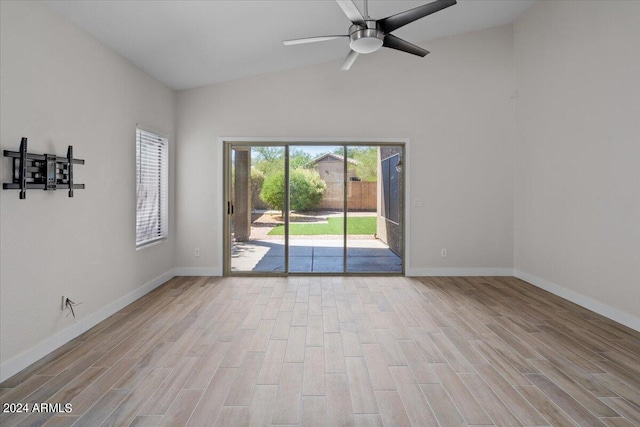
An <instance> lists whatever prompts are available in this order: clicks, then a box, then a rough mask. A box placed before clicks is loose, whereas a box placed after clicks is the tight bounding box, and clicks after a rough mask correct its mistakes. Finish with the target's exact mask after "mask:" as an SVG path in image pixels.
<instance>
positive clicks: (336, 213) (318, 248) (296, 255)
mask: <svg viewBox="0 0 640 427" xmlns="http://www.w3.org/2000/svg"><path fill="white" fill-rule="evenodd" d="M343 151H344V147H342V146H307V145H298V146H295V145H292V146H291V147H290V149H289V165H290V166H289V196H290V199H289V224H290V225H289V271H290V272H291V273H343V272H344V212H343V209H344V156H343V154H344V153H343Z"/></svg>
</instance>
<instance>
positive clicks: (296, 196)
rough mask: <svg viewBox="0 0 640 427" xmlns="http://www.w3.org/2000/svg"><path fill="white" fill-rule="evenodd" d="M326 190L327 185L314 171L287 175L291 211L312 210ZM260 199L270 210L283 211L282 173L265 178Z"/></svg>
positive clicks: (308, 170)
mask: <svg viewBox="0 0 640 427" xmlns="http://www.w3.org/2000/svg"><path fill="white" fill-rule="evenodd" d="M326 190H327V185H326V184H325V183H324V181H323V180H322V179H321V178H320V175H319V174H318V172H317V171H315V170H311V169H294V170H292V171H291V172H290V174H289V193H290V194H291V199H290V203H291V206H290V207H291V209H292V210H295V211H304V210H309V209H313V208H314V207H316V206H317V205H318V203H320V201H321V200H322V196H323V195H324V192H325V191H326ZM260 198H261V199H262V200H263V201H264V202H265V203H266V204H267V205H269V207H271V208H272V209H279V210H281V211H284V172H276V173H273V174H270V175H268V176H267V177H266V178H265V180H264V184H263V185H262V192H261V193H260Z"/></svg>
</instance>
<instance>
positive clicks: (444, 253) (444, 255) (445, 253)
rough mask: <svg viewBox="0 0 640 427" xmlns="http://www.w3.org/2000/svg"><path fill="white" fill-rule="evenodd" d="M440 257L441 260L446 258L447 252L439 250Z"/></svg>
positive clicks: (443, 249)
mask: <svg viewBox="0 0 640 427" xmlns="http://www.w3.org/2000/svg"><path fill="white" fill-rule="evenodd" d="M440 256H441V257H442V258H444V257H446V256H447V250H446V249H445V248H442V249H440Z"/></svg>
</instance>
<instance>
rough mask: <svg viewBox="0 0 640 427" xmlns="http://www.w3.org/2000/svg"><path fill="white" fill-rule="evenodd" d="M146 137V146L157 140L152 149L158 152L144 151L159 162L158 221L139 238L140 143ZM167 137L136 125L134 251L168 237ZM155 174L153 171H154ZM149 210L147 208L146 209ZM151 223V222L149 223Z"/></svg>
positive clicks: (141, 150) (157, 185)
mask: <svg viewBox="0 0 640 427" xmlns="http://www.w3.org/2000/svg"><path fill="white" fill-rule="evenodd" d="M145 134H146V136H147V140H146V141H145V142H146V143H147V144H145V145H148V144H149V142H152V141H149V140H154V139H155V140H157V141H156V142H157V144H155V145H154V149H157V150H158V152H157V153H154V152H153V150H152V149H148V147H147V149H148V150H145V153H146V154H147V156H151V157H152V158H153V157H154V156H157V159H158V161H159V164H158V167H157V172H156V173H157V174H158V179H157V181H155V182H154V184H155V186H156V187H157V191H158V193H157V195H158V196H157V201H156V202H154V203H155V204H156V206H155V208H150V209H155V210H156V211H157V212H158V219H157V220H156V221H154V222H155V226H154V227H153V229H154V230H155V231H154V232H149V233H146V234H144V235H143V236H142V238H140V237H139V228H140V226H141V224H140V219H141V218H140V213H141V210H140V205H139V204H140V197H141V194H140V191H141V187H140V186H141V184H142V183H141V180H142V176H141V163H142V153H143V148H144V146H143V144H142V143H141V141H142V137H143V135H145ZM169 143H170V141H169V137H168V136H167V135H165V134H162V133H159V132H157V131H155V130H152V129H149V128H146V127H143V126H140V125H136V145H135V150H136V174H135V179H136V231H135V234H136V237H135V242H136V250H139V249H143V248H146V247H149V246H153V245H155V244H158V243H160V242H162V241H164V240H166V239H167V238H168V237H169V161H170V159H169ZM154 172H155V171H154ZM148 209H149V208H148ZM150 222H151V221H150Z"/></svg>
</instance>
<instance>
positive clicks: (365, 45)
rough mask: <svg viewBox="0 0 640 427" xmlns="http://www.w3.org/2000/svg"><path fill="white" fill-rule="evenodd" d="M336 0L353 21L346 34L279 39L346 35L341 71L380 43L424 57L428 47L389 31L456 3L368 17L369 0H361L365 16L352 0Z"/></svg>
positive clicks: (443, 0)
mask: <svg viewBox="0 0 640 427" xmlns="http://www.w3.org/2000/svg"><path fill="white" fill-rule="evenodd" d="M336 1H337V2H338V5H340V7H341V8H342V11H343V12H344V14H345V15H347V18H349V20H350V21H351V22H352V23H353V25H351V26H350V27H349V34H346V35H343V34H341V35H333V36H320V37H308V38H304V39H295V40H285V41H283V42H282V43H283V44H284V45H285V46H290V45H295V44H303V43H314V42H322V41H326V40H333V39H339V38H343V37H348V38H349V46H350V47H351V52H349V54H348V55H347V57H346V58H345V60H344V63H343V64H342V68H341V69H342V70H343V71H348V70H349V68H351V66H352V65H353V63H354V61H355V60H356V58H357V57H358V55H359V54H361V53H363V54H366V53H372V52H375V51H376V50H378V49H380V48H381V47H383V46H384V47H388V48H390V49H396V50H401V51H403V52H407V53H411V54H413V55H417V56H420V57H424V56H425V55H426V54H428V53H429V51H427V50H425V49H423V48H421V47H419V46H416V45H414V44H412V43H409V42H408V41H406V40H403V39H401V38H398V37H396V36H394V35H393V34H391V32H392V31H394V30H397V29H398V28H400V27H403V26H405V25H407V24H410V23H411V22H413V21H417V20H418V19H420V18H424V17H425V16H427V15H431V14H432V13H435V12H439V11H441V10H442V9H445V8H447V7H449V6H453V5H454V4H456V0H436V1H434V2H431V3H427V4H425V5H422V6H418V7H416V8H413V9H409V10H405V11H404V12H400V13H398V14H396V15H392V16H388V17H386V18H383V19H378V20H375V19H371V18H370V17H369V6H368V0H364V16H363V15H362V13H360V10H359V9H358V7H357V6H356V5H355V3H353V0H336Z"/></svg>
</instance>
